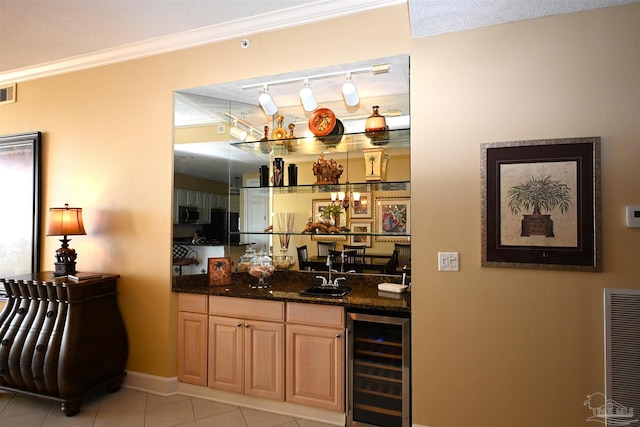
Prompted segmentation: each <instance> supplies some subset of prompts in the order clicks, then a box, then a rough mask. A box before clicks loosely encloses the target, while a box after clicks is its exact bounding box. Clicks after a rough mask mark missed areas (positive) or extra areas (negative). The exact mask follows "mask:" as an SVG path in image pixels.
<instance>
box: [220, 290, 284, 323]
mask: <svg viewBox="0 0 640 427" xmlns="http://www.w3.org/2000/svg"><path fill="white" fill-rule="evenodd" d="M209 314H215V315H217V316H226V317H240V318H242V319H255V320H268V321H272V322H284V303H283V302H281V301H264V300H258V299H249V298H234V297H219V296H213V295H212V296H210V297H209Z"/></svg>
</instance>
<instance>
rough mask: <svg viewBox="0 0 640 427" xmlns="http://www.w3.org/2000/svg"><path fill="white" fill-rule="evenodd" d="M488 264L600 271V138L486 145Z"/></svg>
mask: <svg viewBox="0 0 640 427" xmlns="http://www.w3.org/2000/svg"><path fill="white" fill-rule="evenodd" d="M481 158H482V165H481V167H482V176H481V181H482V266H483V267H512V268H534V269H548V270H577V271H601V270H602V266H601V249H600V138H599V137H591V138H564V139H547V140H532V141H513V142H501V143H493V144H483V145H482V148H481Z"/></svg>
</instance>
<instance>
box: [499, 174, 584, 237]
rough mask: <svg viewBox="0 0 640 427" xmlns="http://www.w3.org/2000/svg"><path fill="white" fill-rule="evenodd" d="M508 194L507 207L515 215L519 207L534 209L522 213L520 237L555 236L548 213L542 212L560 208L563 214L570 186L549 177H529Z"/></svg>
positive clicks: (512, 188) (569, 194)
mask: <svg viewBox="0 0 640 427" xmlns="http://www.w3.org/2000/svg"><path fill="white" fill-rule="evenodd" d="M507 197H508V198H509V209H510V210H511V212H512V213H513V214H514V215H517V214H519V213H520V211H521V210H530V209H533V213H532V214H525V215H523V219H522V230H521V234H520V235H521V236H533V235H538V236H545V237H554V234H553V221H552V220H551V214H542V212H543V211H546V212H551V211H553V210H554V209H556V208H560V212H561V213H562V214H564V213H566V212H567V211H568V210H569V207H570V206H571V204H572V200H571V188H570V187H569V186H568V185H566V184H564V183H562V182H560V181H554V180H553V179H551V177H550V176H547V177H545V178H542V177H531V178H529V180H528V181H527V182H525V183H522V184H518V185H515V186H513V187H511V188H510V189H509V191H508V192H507Z"/></svg>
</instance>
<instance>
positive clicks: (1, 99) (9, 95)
mask: <svg viewBox="0 0 640 427" xmlns="http://www.w3.org/2000/svg"><path fill="white" fill-rule="evenodd" d="M11 102H16V84H15V83H13V84H9V85H3V86H0V104H9V103H11Z"/></svg>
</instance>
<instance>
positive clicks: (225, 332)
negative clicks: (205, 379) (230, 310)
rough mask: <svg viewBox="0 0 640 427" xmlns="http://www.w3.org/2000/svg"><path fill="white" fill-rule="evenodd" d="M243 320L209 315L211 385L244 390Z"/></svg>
mask: <svg viewBox="0 0 640 427" xmlns="http://www.w3.org/2000/svg"><path fill="white" fill-rule="evenodd" d="M243 329H244V323H243V322H242V320H239V319H233V318H229V317H218V316H209V387H211V388H215V389H219V390H225V391H231V392H234V393H242V392H243V387H242V386H243V378H244V377H243V369H242V367H243V357H242V356H243V345H244V344H243V335H244V334H243Z"/></svg>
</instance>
